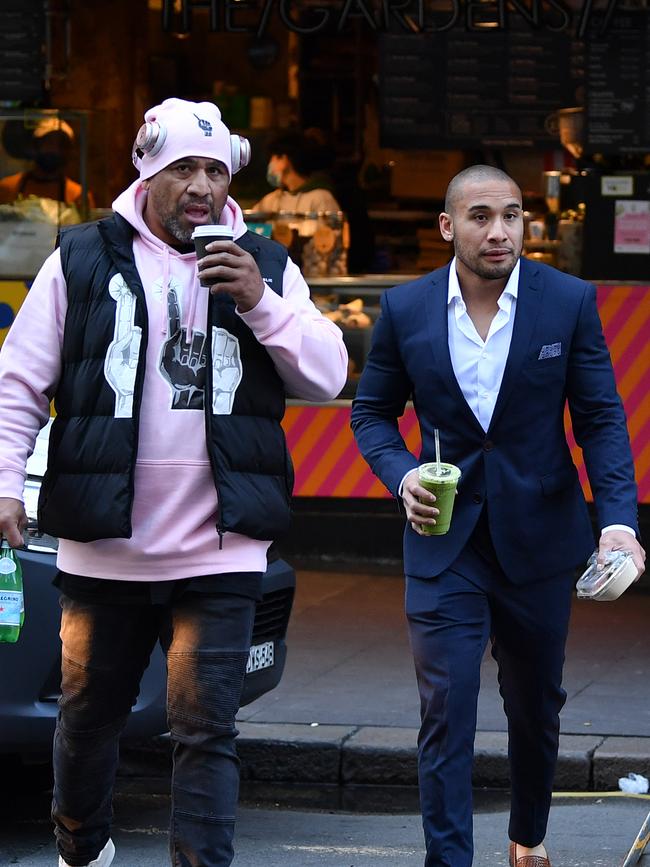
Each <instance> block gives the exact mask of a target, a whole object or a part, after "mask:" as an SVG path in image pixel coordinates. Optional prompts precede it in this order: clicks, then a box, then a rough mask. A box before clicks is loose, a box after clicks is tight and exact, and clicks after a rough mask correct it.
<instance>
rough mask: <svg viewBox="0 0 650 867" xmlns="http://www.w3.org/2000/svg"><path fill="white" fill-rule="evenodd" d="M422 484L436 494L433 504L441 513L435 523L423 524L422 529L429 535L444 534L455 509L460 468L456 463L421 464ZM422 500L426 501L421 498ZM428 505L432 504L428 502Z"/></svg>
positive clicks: (419, 469) (419, 470)
mask: <svg viewBox="0 0 650 867" xmlns="http://www.w3.org/2000/svg"><path fill="white" fill-rule="evenodd" d="M418 475H419V479H420V484H421V485H422V487H423V488H426V489H427V491H431V493H432V494H434V495H435V498H436V501H435V503H433V505H434V506H435V507H436V509H438V510H439V512H440V514H439V515H438V516H437V517H436V523H435V524H422V531H423V533H424V534H425V535H427V536H443V535H444V534H445V533H446V532H447V531H448V530H449V525H450V524H451V514H452V512H453V510H454V500H455V499H456V486H457V485H458V480H459V479H460V470H459V469H458V467H457V466H455V465H454V464H444V463H442V462H441V463H440V464H436V463H435V461H434V462H433V463H431V464H421V465H420V466H419V467H418ZM420 502H424V500H421V501H420ZM426 505H427V506H430V505H432V504H431V503H426Z"/></svg>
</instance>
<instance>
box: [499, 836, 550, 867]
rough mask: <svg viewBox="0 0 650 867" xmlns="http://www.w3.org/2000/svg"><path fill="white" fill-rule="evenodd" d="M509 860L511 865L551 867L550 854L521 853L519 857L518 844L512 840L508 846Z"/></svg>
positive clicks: (514, 866) (513, 866) (518, 866)
mask: <svg viewBox="0 0 650 867" xmlns="http://www.w3.org/2000/svg"><path fill="white" fill-rule="evenodd" d="M508 861H509V863H510V867H551V862H550V861H549V859H548V855H547V856H546V857H544V856H543V855H521V856H520V857H519V858H517V844H516V843H512V842H511V843H510V846H509V847H508Z"/></svg>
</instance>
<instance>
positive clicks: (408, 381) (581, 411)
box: [352, 258, 638, 584]
mask: <svg viewBox="0 0 650 867" xmlns="http://www.w3.org/2000/svg"><path fill="white" fill-rule="evenodd" d="M448 274H449V265H447V266H446V267H444V268H440V269H438V270H437V271H434V272H432V273H430V274H427V275H425V276H423V277H421V278H420V279H418V280H415V281H413V282H410V283H405V284H403V285H400V286H394V287H393V288H391V289H389V290H387V291H386V292H385V293H384V294H383V296H382V300H381V315H380V317H379V318H378V320H377V322H376V323H375V327H374V330H373V340H372V347H371V350H370V353H369V355H368V359H367V363H366V366H365V369H364V371H363V374H362V376H361V379H360V382H359V387H358V390H357V396H356V398H355V400H354V402H353V407H352V428H353V430H354V434H355V437H356V440H357V444H358V446H359V449H360V450H361V453H362V454H363V456H364V458H365V459H366V460H367V462H368V463H369V465H370V467H371V468H372V470H373V472H374V473H375V474H376V475H377V476H378V477H379V478H380V479H381V481H382V482H383V483H384V484H385V485H386V487H387V488H388V490H389V491H390V492H391V493H392V494H393V495H394V496H396V497H398V496H399V495H398V488H399V485H400V482H401V480H402V478H403V477H404V475H405V474H406V473H407V472H408V471H409V470H411V469H413V468H414V467H416V466H417V465H418V463H424V462H426V461H432V460H435V449H434V428H438V429H439V431H440V443H441V452H442V459H443V460H444V461H448V462H450V463H454V464H457V465H458V466H459V467H460V469H461V471H462V477H461V480H460V483H459V489H458V496H457V498H456V502H455V505H454V515H453V519H452V523H451V529H450V530H449V532H448V533H447V534H446V535H444V536H428V537H427V536H420V535H419V534H418V533H416V532H415V531H414V530H413V529H412V528H411V526H410V524H408V523H407V525H406V528H405V533H404V570H405V572H406V574H407V575H411V576H414V577H420V578H429V577H432V576H434V575H437V574H439V573H440V572H442V571H443V570H444V569H446V568H447V567H448V566H449V565H451V563H452V562H453V561H454V560H455V559H456V557H457V556H458V554H459V553H460V552H461V550H462V549H463V547H464V546H465V544H466V543H467V541H468V539H469V537H470V535H471V533H472V531H473V529H474V527H475V525H476V522H477V520H478V517H479V514H480V512H481V510H482V509H483V506H484V504H486V503H487V508H488V518H489V524H490V532H491V535H492V541H493V544H494V547H495V550H496V553H497V556H498V558H499V562H500V564H501V567H502V568H503V570H504V572H505V573H506V575H507V576H508V578H509V579H510V580H511V581H513V582H515V583H520V584H523V583H526V582H532V581H537V580H540V579H543V578H545V577H550V576H552V575H557V574H558V573H559V572H561V571H565V570H570V569H573V568H575V567H576V566H578V565H579V564H582V563H584V561H585V560H586V559H587V557H588V556H589V554H590V553H591V552H592V551H593V549H594V537H593V531H592V528H591V522H590V520H589V514H588V511H587V506H586V503H585V500H584V496H583V493H582V488H581V486H580V482H579V480H578V474H577V471H576V468H575V466H574V464H573V461H572V458H571V453H570V450H569V446H568V444H567V441H566V436H565V431H564V422H563V418H564V408H565V404H566V401H567V400H568V404H569V409H570V412H571V418H572V425H573V431H574V435H575V438H576V440H577V442H578V444H579V445H580V446H581V448H582V450H583V453H584V459H585V463H586V467H587V472H588V475H589V481H590V484H591V488H592V491H593V494H594V501H595V505H596V510H597V517H598V522H599V525H600V527H604V526H607V525H609V524H626V525H628V526H630V527H632V528H634V530H635V532H636V533H637V535H638V522H637V491H636V484H635V481H634V467H633V462H632V454H631V449H630V443H629V437H628V432H627V425H626V419H625V413H624V410H623V406H622V403H621V400H620V398H619V396H618V394H617V391H616V384H615V380H614V372H613V369H612V364H611V360H610V357H609V351H608V349H607V346H606V344H605V339H604V336H603V333H602V327H601V323H600V319H599V316H598V310H597V307H596V290H595V287H594V286H593V285H591V284H589V283H586V282H584V281H582V280H578V279H577V278H575V277H571V276H569V275H568V274H564V273H562V272H560V271H557V270H555V269H554V268H550V267H548V266H546V265H540V264H537V263H532V262H530V261H529V260H527V259H525V258H522V260H521V269H520V276H519V290H518V298H517V305H516V312H515V321H514V327H513V333H512V341H511V345H510V351H509V354H508V359H507V363H506V367H505V372H504V375H503V381H502V383H501V388H500V391H499V395H498V398H497V402H496V406H495V408H494V414H493V416H492V420H491V422H490V426H489V429H488V431H487V433H486V432H485V431H484V430H483V428H482V427H481V425H480V424H479V422H478V420H477V419H476V417H475V416H474V413H473V412H472V410H471V409H470V407H469V405H468V404H467V402H466V400H465V398H464V396H463V394H462V392H461V390H460V387H459V385H458V382H457V380H456V377H455V376H454V371H453V368H452V364H451V358H450V355H449V344H448V337H447V292H448ZM558 344H559V346H558ZM543 347H546V349H544V350H543ZM549 347H552V348H551V349H549ZM409 399H412V400H413V404H414V407H415V411H416V414H417V417H418V420H419V424H420V432H421V436H422V451H421V454H420V456H419V458H416V457H415V456H414V455H413V454H411V453H410V452H409V451H408V449H407V448H406V445H405V443H404V441H403V439H402V437H401V436H400V433H399V429H398V425H397V420H398V418H399V417H400V416H401V415H402V414H403V412H404V408H405V405H406V403H407V401H408V400H409Z"/></svg>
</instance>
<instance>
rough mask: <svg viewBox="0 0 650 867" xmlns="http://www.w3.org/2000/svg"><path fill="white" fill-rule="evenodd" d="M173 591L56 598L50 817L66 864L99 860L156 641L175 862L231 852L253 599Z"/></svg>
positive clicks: (225, 857) (216, 859)
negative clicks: (130, 598)
mask: <svg viewBox="0 0 650 867" xmlns="http://www.w3.org/2000/svg"><path fill="white" fill-rule="evenodd" d="M174 584H177V585H178V589H177V591H175V592H173V593H171V594H170V598H169V599H167V600H166V601H165V602H164V604H152V603H151V602H149V603H147V604H134V605H124V604H121V605H112V604H105V602H103V601H102V602H101V603H95V602H88V601H79V600H78V599H71V598H69V597H68V596H66V595H65V594H63V595H62V596H61V607H62V611H63V614H62V620H61V639H62V643H63V648H62V683H61V698H60V700H59V716H58V721H57V726H56V732H55V736H54V751H53V763H54V793H53V801H52V818H53V820H54V823H55V836H56V840H57V847H58V850H59V853H60V854H61V855H62V856H63V858H64V860H65V861H66V862H67V863H68V864H70V865H73V867H74V865H83V864H87V863H88V862H89V861H91V860H92V859H93V858H96V857H97V855H98V853H99V852H100V850H101V849H102V847H103V846H104V845H105V843H106V841H107V840H108V837H109V835H110V827H111V820H112V795H113V786H114V782H115V775H116V772H117V765H118V758H119V738H120V733H121V731H122V729H123V728H124V725H125V724H126V721H127V717H128V715H129V712H130V710H131V708H132V706H133V705H134V704H135V702H136V699H137V696H138V690H139V684H140V679H141V677H142V674H143V672H144V670H145V668H146V667H147V663H148V660H149V656H150V654H151V651H152V650H153V648H154V646H155V643H156V641H158V640H160V643H161V646H162V648H163V650H164V651H165V653H166V657H167V669H168V675H167V713H168V724H169V729H170V732H171V736H172V739H173V745H174V746H173V770H172V793H171V794H172V800H171V821H170V834H169V845H170V858H171V864H172V865H173V867H228V865H230V864H231V862H232V859H233V836H234V826H235V811H236V806H237V800H238V795H239V760H238V758H237V753H236V750H235V737H236V736H237V733H238V732H237V730H236V728H235V715H236V713H237V710H238V708H239V700H240V695H241V690H242V684H243V680H244V674H245V670H246V662H247V659H248V652H249V647H250V642H251V634H252V628H253V621H254V617H255V600H254V599H252V598H247V597H246V596H239V595H234V594H232V593H224V594H214V593H211V594H206V593H197V592H191V591H188V590H187V584H188V582H182V581H181V582H174Z"/></svg>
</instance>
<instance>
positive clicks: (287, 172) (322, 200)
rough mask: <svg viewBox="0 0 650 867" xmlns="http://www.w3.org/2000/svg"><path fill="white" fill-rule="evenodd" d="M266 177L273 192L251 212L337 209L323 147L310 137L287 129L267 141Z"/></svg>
mask: <svg viewBox="0 0 650 867" xmlns="http://www.w3.org/2000/svg"><path fill="white" fill-rule="evenodd" d="M268 155H269V162H268V167H267V171H266V180H267V182H268V183H269V185H270V186H271V187H273V188H274V189H273V191H272V192H270V193H267V194H266V195H265V196H264V197H263V198H261V199H260V200H259V201H258V202H257V203H256V204H255V205H253V210H254V211H264V212H267V213H269V214H277V213H279V212H280V211H286V212H289V213H293V214H312V213H319V212H321V211H340V210H341V207H340V205H339V203H338V201H337V200H336V198H335V196H334V193H333V186H332V181H331V179H330V177H329V176H328V174H327V172H326V171H325V167H326V166H327V164H328V163H329V162H331V161H330V160H329V158H328V154H327V153H326V149H325V148H324V146H323V145H322V143H321V142H319V141H318V140H316V139H315V138H314V137H313V136H310V135H306V134H305V133H303V132H300V131H298V130H292V131H287V132H286V133H283V134H282V135H279V136H277V137H276V138H275V139H273V140H272V141H271V142H270V143H269V147H268Z"/></svg>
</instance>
